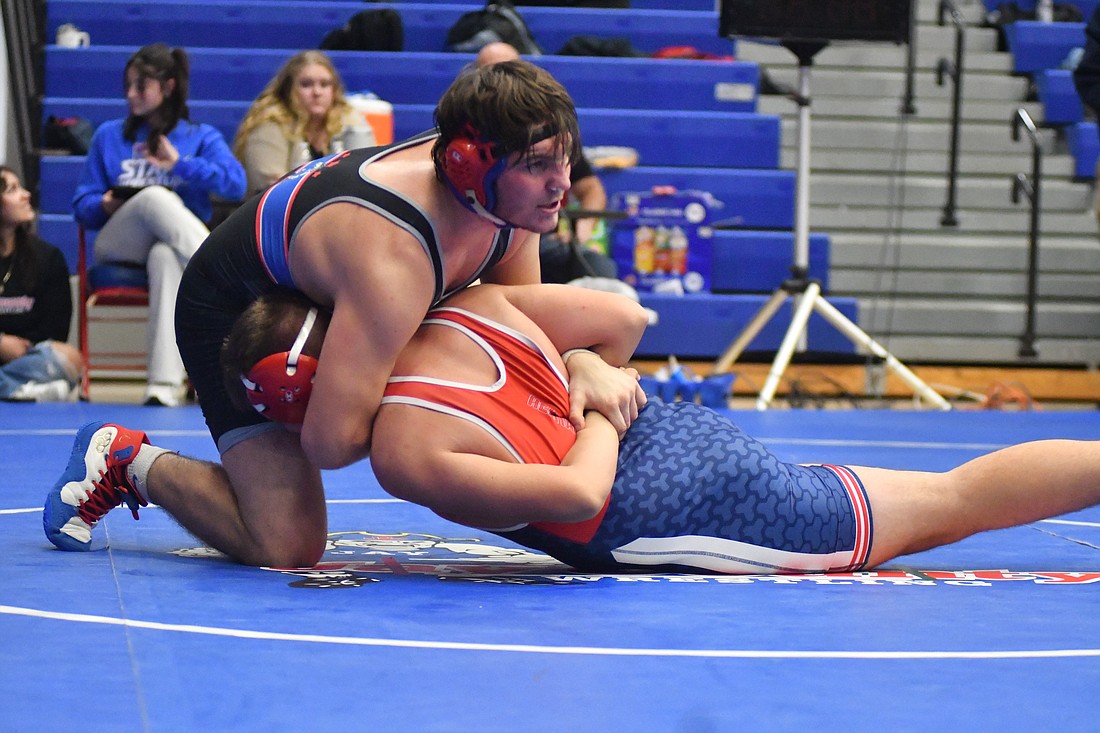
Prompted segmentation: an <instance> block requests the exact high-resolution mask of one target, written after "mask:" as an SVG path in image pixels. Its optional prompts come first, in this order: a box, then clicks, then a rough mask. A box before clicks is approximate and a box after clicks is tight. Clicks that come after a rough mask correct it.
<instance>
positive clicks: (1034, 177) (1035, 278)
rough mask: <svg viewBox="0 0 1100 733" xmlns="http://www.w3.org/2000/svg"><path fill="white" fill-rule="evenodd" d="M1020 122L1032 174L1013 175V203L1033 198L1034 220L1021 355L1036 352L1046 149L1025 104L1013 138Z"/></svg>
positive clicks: (1016, 137) (1018, 114) (1015, 121)
mask: <svg viewBox="0 0 1100 733" xmlns="http://www.w3.org/2000/svg"><path fill="white" fill-rule="evenodd" d="M1020 125H1023V126H1024V127H1026V128H1027V134H1028V137H1030V138H1031V178H1030V179H1029V178H1028V176H1026V175H1024V174H1023V173H1017V174H1016V177H1015V178H1013V179H1012V203H1014V204H1018V203H1020V194H1021V193H1023V194H1024V195H1026V196H1027V198H1028V200H1029V201H1030V202H1031V223H1030V227H1029V229H1028V258H1027V316H1026V319H1025V324H1024V332H1023V334H1022V335H1021V336H1020V350H1019V352H1018V353H1019V355H1020V356H1037V355H1038V353H1039V352H1038V351H1036V350H1035V300H1036V297H1037V295H1038V289H1039V210H1040V209H1039V201H1040V198H1041V197H1040V190H1041V189H1042V167H1043V150H1042V145H1041V141H1040V140H1039V130H1038V129H1037V128H1036V126H1035V122H1033V121H1032V119H1031V115H1029V114H1028V113H1027V110H1025V109H1023V108H1022V107H1021V108H1019V109H1017V110H1016V114H1015V115H1014V116H1013V118H1012V139H1013V140H1014V141H1016V142H1019V140H1020Z"/></svg>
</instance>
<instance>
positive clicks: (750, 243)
mask: <svg viewBox="0 0 1100 733" xmlns="http://www.w3.org/2000/svg"><path fill="white" fill-rule="evenodd" d="M713 241H714V259H713V261H712V265H711V266H712V272H711V287H710V289H711V290H712V291H714V292H716V293H723V292H726V293H770V292H772V291H773V290H775V289H776V288H777V287H779V284H780V283H782V282H783V281H784V280H785V279H787V278H788V277H790V276H791V271H790V265H791V261H792V260H793V258H794V234H793V233H792V232H762V231H755V230H747V231H725V230H719V231H716V232H715V233H714V240H713ZM809 255H810V259H809V276H810V277H811V278H813V279H815V280H818V281H819V282H820V283H821V288H822V290H823V291H825V292H828V290H829V237H828V235H826V234H814V233H811V234H810V252H809Z"/></svg>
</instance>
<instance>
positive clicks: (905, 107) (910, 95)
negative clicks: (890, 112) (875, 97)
mask: <svg viewBox="0 0 1100 733" xmlns="http://www.w3.org/2000/svg"><path fill="white" fill-rule="evenodd" d="M916 76H917V4H916V3H915V2H911V3H909V43H907V44H906V49H905V95H904V96H903V97H902V100H901V109H900V110H898V111H899V112H901V114H903V115H915V114H916V113H917V105H916V104H914V100H915V99H916V97H917V92H916Z"/></svg>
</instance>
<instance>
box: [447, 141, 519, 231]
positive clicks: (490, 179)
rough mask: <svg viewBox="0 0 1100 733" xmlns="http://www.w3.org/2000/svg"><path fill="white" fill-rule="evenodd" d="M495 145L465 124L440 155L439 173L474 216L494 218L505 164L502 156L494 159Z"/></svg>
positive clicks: (496, 155)
mask: <svg viewBox="0 0 1100 733" xmlns="http://www.w3.org/2000/svg"><path fill="white" fill-rule="evenodd" d="M496 147H497V146H496V145H494V144H493V143H491V142H488V141H486V140H483V139H482V138H481V135H480V133H478V131H477V130H475V129H474V127H473V126H472V125H466V129H465V131H464V133H463V134H462V135H459V136H458V137H456V138H455V139H454V140H452V141H451V142H450V144H449V145H447V149H446V151H444V153H443V174H444V175H445V176H446V177H447V181H448V182H449V183H450V184H451V185H452V186H453V187H454V188H455V190H456V192H457V193H458V194H459V197H460V198H461V199H462V200H463V201H464V202H465V203H466V205H467V206H468V207H469V208H470V209H472V210H473V211H474V212H475V213H477V214H480V215H481V216H485V217H486V218H489V219H495V218H496V217H494V216H493V215H492V213H491V212H492V210H493V209H494V208H496V205H497V195H496V183H497V180H498V179H499V178H500V174H501V173H503V172H504V169H505V167H506V165H507V158H506V157H498V154H497V151H496Z"/></svg>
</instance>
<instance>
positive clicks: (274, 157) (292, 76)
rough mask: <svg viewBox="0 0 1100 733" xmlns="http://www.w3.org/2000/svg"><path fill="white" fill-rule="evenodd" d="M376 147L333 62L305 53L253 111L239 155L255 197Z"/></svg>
mask: <svg viewBox="0 0 1100 733" xmlns="http://www.w3.org/2000/svg"><path fill="white" fill-rule="evenodd" d="M353 133H354V135H353ZM352 137H354V139H351V138H352ZM374 143H375V139H374V133H373V132H372V131H371V128H370V127H369V126H366V125H365V124H363V122H362V118H361V117H359V116H358V115H357V114H356V113H355V111H354V110H353V109H352V107H351V105H350V104H349V103H348V100H347V98H346V97H345V90H344V82H343V81H342V80H341V79H340V74H339V72H338V71H337V70H336V67H335V66H333V64H332V61H331V60H330V59H329V57H328V56H326V55H325V54H324V53H323V52H322V51H302V52H301V53H297V54H295V55H293V56H291V57H290V58H289V59H288V60H287V62H286V63H285V64H283V66H282V68H281V69H279V71H278V73H277V74H275V76H274V77H273V78H272V79H271V81H269V82H268V83H267V86H265V87H264V89H263V91H262V92H260V94H259V96H258V97H256V100H255V101H254V102H253V103H252V106H251V107H249V109H248V112H247V113H246V114H245V116H244V119H243V120H241V125H240V127H239V128H238V129H237V135H236V137H235V138H234V141H233V152H234V153H235V154H236V156H237V158H238V160H240V161H241V163H242V164H244V169H245V173H246V174H247V176H248V191H249V193H254V192H256V191H260V190H262V189H265V188H267V187H268V186H270V185H271V184H272V183H274V182H275V181H276V179H278V178H280V177H281V176H282V175H283V174H285V173H287V172H288V171H291V170H293V169H294V168H297V167H298V166H299V165H301V164H303V163H306V162H308V161H310V160H313V159H315V158H320V157H322V156H324V155H328V154H329V153H336V152H341V150H343V149H346V148H350V147H367V146H370V145H374ZM337 148H340V150H338V149H337Z"/></svg>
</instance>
